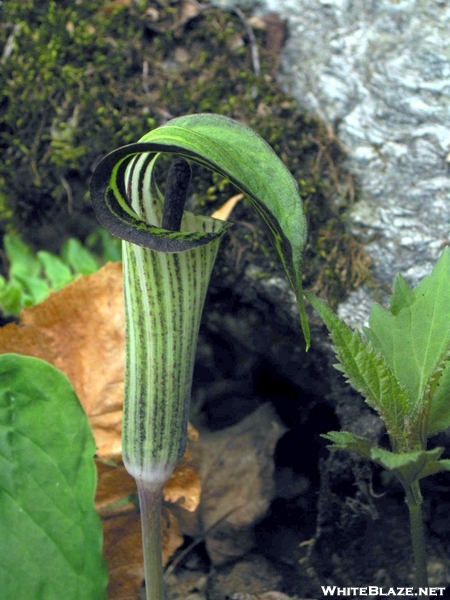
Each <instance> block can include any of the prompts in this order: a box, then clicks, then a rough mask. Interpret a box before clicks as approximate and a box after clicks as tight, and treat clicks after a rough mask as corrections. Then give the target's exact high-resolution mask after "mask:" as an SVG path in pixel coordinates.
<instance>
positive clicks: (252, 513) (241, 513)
mask: <svg viewBox="0 0 450 600" xmlns="http://www.w3.org/2000/svg"><path fill="white" fill-rule="evenodd" d="M284 432H285V427H284V426H283V425H282V424H281V423H280V422H279V420H278V418H277V416H276V414H275V413H274V411H273V408H272V407H271V405H270V404H264V405H262V406H261V407H260V408H258V409H257V410H256V411H254V412H253V413H251V414H250V415H249V416H247V417H246V418H245V419H243V420H242V421H240V422H239V423H237V424H236V425H233V426H232V427H228V428H226V429H222V430H220V431H215V432H211V433H209V432H205V433H201V435H200V441H199V445H198V452H199V453H200V456H201V458H200V461H199V463H200V476H201V480H202V497H201V503H200V506H199V510H198V514H197V517H198V522H199V523H200V525H201V528H200V532H202V533H204V534H205V536H206V547H207V550H208V554H209V557H210V559H211V561H212V563H213V564H214V565H220V564H224V563H226V562H228V561H230V560H232V559H234V558H237V557H238V556H243V555H244V554H245V553H246V552H248V551H249V550H250V549H251V548H252V547H253V545H254V538H253V535H252V532H253V526H254V524H255V523H256V522H257V521H258V520H260V519H261V518H262V517H263V516H264V515H265V513H266V511H267V509H268V508H269V505H270V502H271V501H272V499H273V494H274V482H273V471H274V461H273V452H274V449H275V446H276V443H277V441H278V439H279V438H280V437H281V435H282V434H283V433H284ZM191 527H192V524H191Z"/></svg>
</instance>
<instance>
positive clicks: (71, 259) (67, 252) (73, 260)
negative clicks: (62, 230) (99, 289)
mask: <svg viewBox="0 0 450 600" xmlns="http://www.w3.org/2000/svg"><path fill="white" fill-rule="evenodd" d="M61 258H62V259H63V261H64V262H65V263H66V264H67V265H70V267H71V268H72V269H73V270H74V272H75V273H76V274H81V275H90V274H91V273H95V272H96V271H98V267H99V265H98V262H97V259H96V258H95V256H94V255H93V254H92V253H91V252H89V250H88V249H87V248H85V247H84V246H83V244H82V243H81V242H80V241H79V240H76V239H75V238H70V239H68V240H67V242H66V243H65V244H64V246H63V247H62V250H61Z"/></svg>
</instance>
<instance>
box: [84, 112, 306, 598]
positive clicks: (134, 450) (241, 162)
mask: <svg viewBox="0 0 450 600" xmlns="http://www.w3.org/2000/svg"><path fill="white" fill-rule="evenodd" d="M161 153H164V154H166V153H170V154H174V155H175V156H176V157H177V160H176V162H175V163H174V164H173V166H172V167H171V169H170V171H169V175H168V178H167V183H166V190H165V196H164V197H163V195H162V193H161V191H160V190H159V188H158V186H157V183H156V181H155V165H156V163H157V161H158V158H159V157H160V155H161ZM188 161H192V162H195V163H198V164H200V165H202V166H205V167H207V168H209V169H211V170H212V171H214V172H216V173H219V174H221V175H222V176H224V177H225V178H227V179H228V180H229V181H231V182H232V183H233V184H234V185H235V186H236V187H237V188H238V189H239V190H240V191H241V192H243V193H244V194H245V196H246V197H247V198H248V199H249V200H250V202H251V203H252V205H253V207H254V208H255V210H256V211H257V213H258V215H259V216H260V218H261V221H262V224H263V226H264V228H265V230H266V232H267V233H268V235H269V238H270V239H271V241H272V243H273V244H274V246H275V248H276V250H277V252H278V255H279V257H280V260H281V263H282V265H283V268H284V271H285V273H286V275H287V277H288V279H289V282H290V284H291V286H292V288H293V290H294V292H295V294H296V297H297V303H298V309H299V313H300V322H301V326H302V329H303V333H304V336H305V340H306V346H307V347H308V346H309V328H308V323H307V319H306V315H305V309H304V304H303V294H302V256H303V249H304V246H305V241H306V222H305V217H304V214H303V209H302V203H301V199H300V196H299V192H298V186H297V184H296V182H295V180H294V179H293V177H292V175H291V174H290V173H289V171H288V170H287V169H286V167H285V166H284V164H283V163H282V162H281V161H280V159H279V158H278V157H277V156H276V154H275V153H274V152H273V150H272V149H271V148H270V146H269V145H268V144H267V143H266V142H265V141H264V140H263V139H262V138H261V137H260V136H258V135H257V134H256V133H255V132H254V131H252V130H251V129H249V128H248V127H246V126H244V125H242V124H240V123H238V122H236V121H233V120H231V119H228V118H226V117H221V116H218V115H212V114H200V115H190V116H185V117H179V118H176V119H173V120H172V121H169V122H168V123H167V124H166V125H164V126H162V127H160V128H158V129H155V130H153V131H151V132H150V133H148V134H147V135H145V136H144V137H143V138H141V140H140V141H139V142H137V143H135V144H131V145H128V146H124V147H122V148H119V149H117V150H115V151H113V152H111V153H110V154H108V155H107V156H106V157H105V158H104V159H103V160H102V161H101V163H100V164H99V165H98V167H97V169H96V171H95V173H94V175H93V178H92V183H91V198H92V203H93V206H94V209H95V212H96V215H97V217H98V219H99V220H100V222H101V223H102V224H103V226H104V227H105V228H106V229H108V230H109V231H110V232H111V233H112V234H114V235H116V236H118V237H120V238H122V239H123V240H124V242H123V246H124V248H123V250H124V252H123V263H124V295H125V317H126V371H125V400H124V420H123V434H122V441H123V459H124V463H125V466H126V468H127V470H128V471H129V472H130V474H131V475H132V476H133V477H134V478H135V479H136V482H137V486H138V490H139V499H140V504H141V514H142V529H143V543H144V557H145V571H146V590H147V592H146V593H147V600H161V599H162V598H163V597H164V589H163V580H162V566H161V541H160V505H161V498H162V488H163V486H164V484H165V482H166V481H167V479H168V478H169V477H170V475H171V473H172V471H173V468H174V466H175V464H176V462H177V461H178V460H179V459H180V457H181V456H182V455H183V453H184V452H185V449H186V432H187V419H188V409H189V397H190V391H191V381H192V372H193V367H194V359H195V350H196V344H197V336H198V330H199V324H200V317H201V313H202V309H203V303H204V298H205V294H206V290H207V287H208V284H209V280H210V276H211V272H212V269H213V265H214V261H215V257H216V254H217V250H218V247H219V244H220V240H221V238H222V236H223V234H224V232H225V231H226V229H227V227H228V226H229V225H228V224H226V223H224V222H222V221H219V220H217V219H213V218H211V217H207V216H198V215H194V214H192V213H190V212H188V211H184V202H185V199H186V195H187V186H188V183H189V178H190V168H189V163H188Z"/></svg>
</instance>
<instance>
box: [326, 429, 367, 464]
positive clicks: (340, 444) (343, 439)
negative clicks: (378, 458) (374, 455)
mask: <svg viewBox="0 0 450 600" xmlns="http://www.w3.org/2000/svg"><path fill="white" fill-rule="evenodd" d="M321 437H323V438H325V439H326V440H330V442H333V445H332V446H328V448H329V449H330V450H352V451H353V452H358V454H361V455H362V456H364V457H365V458H371V450H372V448H374V447H375V445H374V444H372V442H371V441H370V440H368V439H367V438H365V437H363V436H361V435H356V433H352V432H351V431H329V432H328V433H324V434H322V435H321Z"/></svg>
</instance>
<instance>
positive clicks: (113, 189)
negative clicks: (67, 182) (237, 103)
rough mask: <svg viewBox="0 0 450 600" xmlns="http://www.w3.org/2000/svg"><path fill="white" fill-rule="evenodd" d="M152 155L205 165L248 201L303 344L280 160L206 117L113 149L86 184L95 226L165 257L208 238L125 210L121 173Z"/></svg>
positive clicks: (294, 198) (293, 220)
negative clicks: (290, 296) (285, 286)
mask: <svg viewBox="0 0 450 600" xmlns="http://www.w3.org/2000/svg"><path fill="white" fill-rule="evenodd" d="M158 152H166V153H167V152H168V153H174V154H178V155H180V156H183V157H185V158H187V159H189V160H192V161H194V162H196V163H198V164H200V165H203V166H206V167H208V168H209V169H211V170H213V171H215V172H217V173H219V174H221V175H223V176H224V177H226V178H227V179H228V180H230V181H231V182H232V183H233V184H234V185H235V186H236V187H237V188H238V189H240V190H241V191H242V192H243V193H244V194H245V195H246V196H247V198H249V200H250V201H251V203H252V205H253V207H254V208H255V210H256V212H257V213H258V215H259V216H260V217H261V220H262V223H263V226H264V227H265V229H266V232H267V234H268V236H269V238H270V240H271V241H272V243H273V244H274V246H275V248H276V250H277V252H278V255H279V257H280V260H281V262H282V265H283V268H284V270H285V272H286V275H287V277H288V279H289V282H290V283H291V286H292V288H293V290H294V292H295V294H296V296H297V303H298V309H299V313H300V321H301V325H302V329H303V333H304V336H305V340H306V345H307V346H309V326H308V322H307V318H306V313H305V310H304V304H303V294H302V261H303V250H304V247H305V243H306V221H305V216H304V214H303V208H302V202H301V199H300V196H299V190H298V186H297V183H296V181H295V180H294V178H293V177H292V175H291V174H290V173H289V171H288V170H287V169H286V167H285V166H284V164H283V163H282V162H281V160H280V159H279V158H278V157H277V156H276V154H275V153H274V152H273V150H272V149H271V148H270V146H269V145H268V144H267V143H266V142H265V141H264V140H263V139H262V138H261V137H260V136H259V135H257V134H256V133H255V132H254V131H252V130H251V129H250V128H248V127H246V126H244V125H242V124H240V123H238V122H237V121H233V120H232V119H228V118H227V117H222V116H219V115H212V114H201V115H188V116H185V117H179V118H176V119H173V120H171V121H169V122H168V123H167V124H165V125H164V126H162V127H159V128H157V129H154V130H153V131H151V132H150V133H148V134H147V135H145V136H144V137H142V138H141V140H140V141H139V142H138V143H136V144H131V145H129V146H125V147H123V148H119V149H118V150H116V151H114V152H112V153H111V154H109V155H108V156H107V157H105V158H104V159H103V161H102V162H101V163H100V164H99V165H98V167H97V169H96V171H95V173H94V175H93V178H92V183H91V199H92V203H93V206H94V209H95V211H96V214H97V217H98V218H99V220H100V222H101V223H102V224H103V225H104V226H105V227H106V229H108V230H109V231H110V232H111V233H113V234H115V235H118V236H119V237H121V238H122V239H125V240H128V241H130V242H132V243H134V244H138V245H142V246H145V247H148V248H151V249H154V250H158V251H164V252H180V251H185V250H187V249H188V248H193V247H196V246H199V245H202V244H205V243H208V242H209V241H211V240H212V239H213V237H214V236H213V234H211V233H210V234H208V235H207V234H205V233H204V232H201V231H199V232H192V231H190V232H187V231H183V229H182V230H181V231H179V232H178V231H177V232H168V231H167V230H164V229H162V228H161V224H160V223H151V224H150V223H147V222H145V221H143V220H142V219H139V218H138V217H137V215H136V213H135V212H134V211H133V210H132V209H131V208H130V206H129V204H128V202H127V199H126V193H125V189H124V183H123V179H124V173H125V171H126V169H127V167H128V166H130V167H131V168H132V165H133V164H134V162H135V158H134V157H135V155H136V154H142V153H158ZM150 158H151V156H149V160H150ZM136 160H137V159H136Z"/></svg>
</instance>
